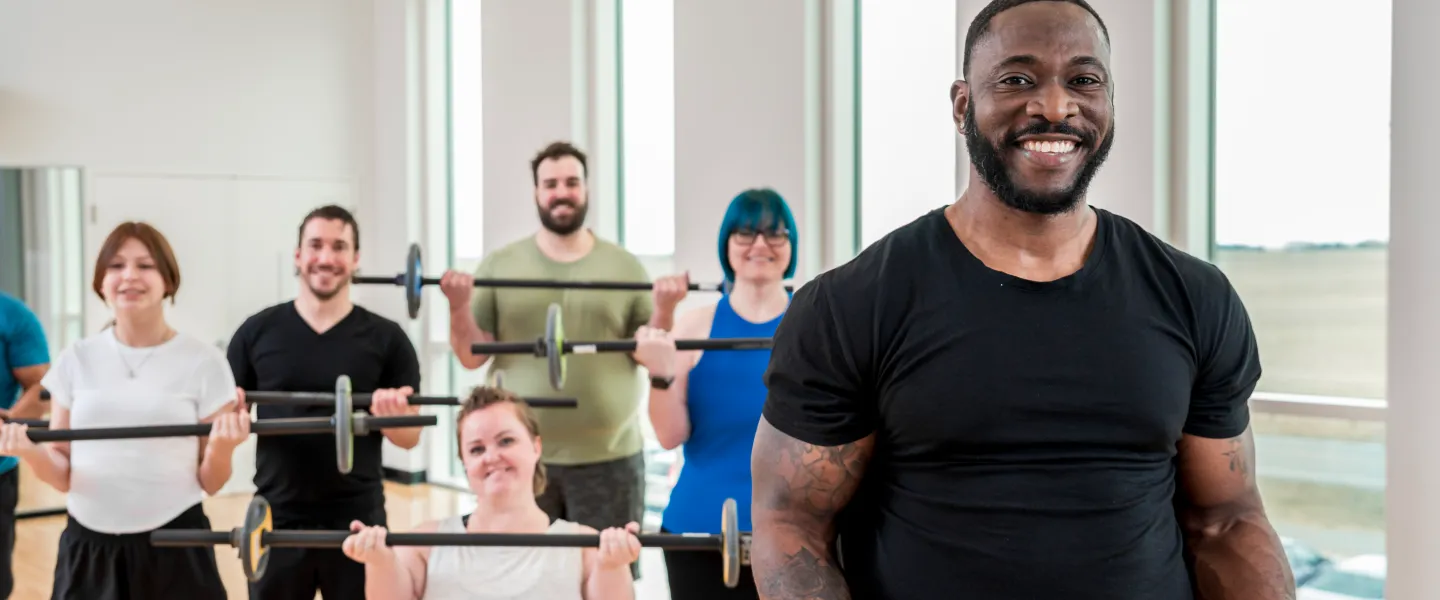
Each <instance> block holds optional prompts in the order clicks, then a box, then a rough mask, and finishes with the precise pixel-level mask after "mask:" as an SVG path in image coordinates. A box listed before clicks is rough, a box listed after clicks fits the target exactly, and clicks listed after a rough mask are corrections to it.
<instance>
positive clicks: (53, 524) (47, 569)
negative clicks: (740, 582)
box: [10, 465, 720, 600]
mask: <svg viewBox="0 0 1440 600" xmlns="http://www.w3.org/2000/svg"><path fill="white" fill-rule="evenodd" d="M385 500H386V502H385V508H386V510H387V511H388V512H389V513H390V514H389V517H390V524H391V526H392V527H394V528H395V529H396V530H397V531H403V530H406V529H409V528H410V527H413V526H414V525H416V524H418V523H420V522H422V521H426V520H430V519H438V518H442V517H446V516H450V515H454V514H458V513H459V512H460V511H461V510H464V509H466V508H468V507H469V506H471V502H472V500H470V496H469V495H468V494H466V493H463V492H459V491H456V490H452V489H449V488H441V487H435V486H430V485H413V486H412V485H396V484H390V483H387V484H385ZM249 501H250V495H249V494H230V495H222V496H216V497H213V498H208V499H206V500H205V512H206V513H207V514H208V515H210V522H211V526H212V527H214V528H215V529H226V530H228V529H230V528H232V527H235V526H237V525H239V524H240V520H241V518H243V516H244V513H245V505H246V503H248V502H249ZM64 505H65V499H64V496H63V495H61V494H59V493H57V492H56V491H55V490H53V489H51V488H50V487H49V486H47V485H45V484H43V483H41V482H40V481H38V480H36V479H34V478H33V477H32V476H31V475H30V473H29V472H28V470H27V469H25V468H24V466H23V465H22V467H21V469H20V501H19V506H18V507H17V510H19V511H26V510H37V509H44V508H54V507H63V506H64ZM64 528H65V517H64V516H63V515H62V516H58V517H44V518H38V519H25V520H23V521H19V522H18V523H17V524H16V532H15V555H14V561H15V562H14V565H15V591H14V593H13V594H11V596H10V598H11V600H46V599H47V598H49V597H50V583H51V581H52V579H53V578H54V569H55V548H56V544H57V542H58V541H59V539H60V532H61V531H62V530H64ZM235 556H236V555H235V550H234V549H232V548H230V547H228V546H219V547H217V548H216V551H215V557H216V559H217V560H218V561H219V565H220V576H221V577H223V578H224V579H225V588H226V589H227V590H228V591H229V593H230V598H231V600H244V599H245V598H248V597H249V596H248V595H247V593H246V591H245V576H244V575H243V574H242V573H241V572H240V562H239V561H237V560H236V559H235ZM640 561H641V568H642V570H643V574H644V578H643V579H642V580H641V581H640V582H639V583H638V584H637V588H636V592H637V593H636V598H637V600H664V599H668V598H669V597H670V586H669V584H668V582H666V579H665V558H664V555H663V554H661V551H660V550H650V549H647V550H643V551H641V554H640ZM715 576H716V577H719V576H720V574H719V573H716V574H715ZM319 597H320V596H319V595H318V594H317V595H316V598H319ZM327 600H341V599H327ZM345 600H348V599H345Z"/></svg>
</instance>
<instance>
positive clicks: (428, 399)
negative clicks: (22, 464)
mask: <svg viewBox="0 0 1440 600" xmlns="http://www.w3.org/2000/svg"><path fill="white" fill-rule="evenodd" d="M341 377H344V376H343V375H342V376H341ZM496 380H497V385H496V387H501V386H500V385H499V384H498V381H499V380H500V375H499V374H498V373H497V374H496ZM336 389H337V390H339V389H341V388H340V386H339V385H338V382H337V386H336ZM347 389H348V388H347ZM337 393H338V392H337ZM373 396H374V394H372V393H370V392H362V393H358V394H353V393H352V394H351V395H350V397H351V406H353V407H356V408H365V407H368V406H370V403H371V401H372V398H373ZM40 397H41V398H44V399H46V400H48V399H49V398H50V392H49V390H42V391H41V392H40ZM522 400H524V401H525V403H526V404H528V405H530V407H531V408H575V407H576V406H579V404H580V402H579V400H577V399H575V398H522ZM464 401H465V399H464V398H459V397H456V396H423V395H412V396H409V397H408V398H406V402H407V403H408V404H409V405H410V406H460V405H461V404H462V403H464ZM245 402H246V403H247V404H273V405H279V406H331V405H334V404H337V402H338V399H337V398H336V397H335V394H333V393H327V392H278V391H270V390H264V391H250V390H246V391H245ZM9 422H16V423H24V424H25V425H29V426H31V427H48V426H49V422H48V421H44V420H40V419H10V420H9Z"/></svg>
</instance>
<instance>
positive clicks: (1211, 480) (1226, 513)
mask: <svg viewBox="0 0 1440 600" xmlns="http://www.w3.org/2000/svg"><path fill="white" fill-rule="evenodd" d="M1176 450H1177V452H1178V458H1179V461H1178V462H1179V465H1178V472H1177V478H1178V479H1179V484H1180V485H1179V490H1177V493H1176V500H1177V502H1176V506H1177V508H1178V509H1179V517H1180V523H1181V525H1182V526H1183V527H1184V531H1185V542H1186V546H1187V547H1188V549H1189V551H1190V552H1189V554H1190V555H1191V557H1192V560H1193V564H1192V566H1193V567H1194V573H1195V587H1196V589H1195V598H1196V600H1241V599H1243V600H1291V599H1293V598H1295V580H1294V576H1293V574H1291V572H1290V562H1289V561H1288V560H1286V558H1285V551H1284V549H1283V547H1282V546H1281V545H1280V538H1279V536H1277V535H1276V533H1275V530H1274V528H1272V527H1271V525H1270V520H1269V519H1268V518H1267V517H1266V516H1265V506H1264V503H1263V502H1261V500H1260V490H1259V489H1258V488H1257V486H1256V484H1255V444H1254V439H1253V437H1252V434H1251V432H1250V431H1249V430H1247V431H1245V433H1243V434H1241V435H1240V436H1239V437H1235V438H1231V439H1228V440H1221V439H1208V438H1201V437H1196V436H1191V435H1186V436H1184V437H1183V438H1182V439H1181V440H1180V443H1179V445H1178V446H1177V447H1176Z"/></svg>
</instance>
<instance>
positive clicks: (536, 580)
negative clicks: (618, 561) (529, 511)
mask: <svg viewBox="0 0 1440 600" xmlns="http://www.w3.org/2000/svg"><path fill="white" fill-rule="evenodd" d="M460 519H461V517H459V516H454V517H450V518H449V519H446V520H444V521H441V522H440V526H439V529H438V531H439V532H440V533H464V532H465V525H464V524H463V523H462V522H461V520H460ZM546 533H580V526H579V525H576V524H575V523H572V522H570V521H566V520H564V519H559V520H556V521H555V522H554V523H552V524H551V525H550V529H549V530H547V531H546ZM584 551H585V549H584V548H578V547H577V548H535V547H505V546H434V547H432V548H431V549H430V558H429V560H427V561H426V566H425V597H424V598H423V599H422V600H457V599H460V598H466V599H470V598H481V599H486V600H583V597H582V596H581V586H583V585H584V582H585V564H584V560H583V553H584Z"/></svg>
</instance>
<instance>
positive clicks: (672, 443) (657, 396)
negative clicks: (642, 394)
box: [649, 380, 690, 450]
mask: <svg viewBox="0 0 1440 600" xmlns="http://www.w3.org/2000/svg"><path fill="white" fill-rule="evenodd" d="M677 383H678V380H677ZM649 413H650V425H651V426H652V427H654V429H655V438H656V441H658V442H660V446H661V447H662V448H664V449H666V450H671V449H674V448H675V447H677V446H679V445H681V444H684V443H685V440H686V439H688V438H689V437H690V410H689V408H688V407H687V406H686V405H685V389H684V387H683V386H677V385H671V386H670V389H668V390H660V389H655V388H650V402H649Z"/></svg>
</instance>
